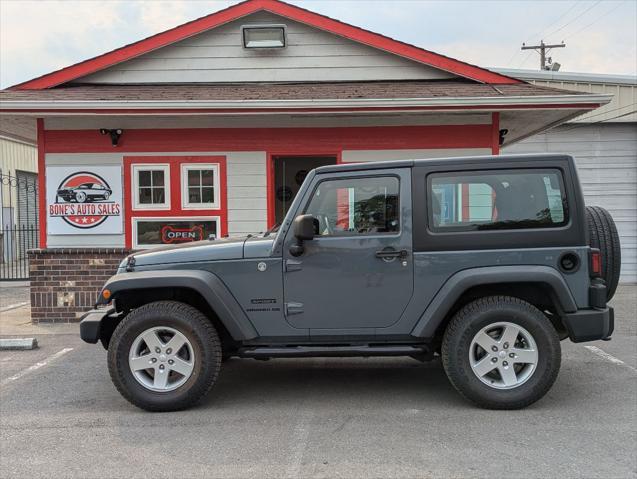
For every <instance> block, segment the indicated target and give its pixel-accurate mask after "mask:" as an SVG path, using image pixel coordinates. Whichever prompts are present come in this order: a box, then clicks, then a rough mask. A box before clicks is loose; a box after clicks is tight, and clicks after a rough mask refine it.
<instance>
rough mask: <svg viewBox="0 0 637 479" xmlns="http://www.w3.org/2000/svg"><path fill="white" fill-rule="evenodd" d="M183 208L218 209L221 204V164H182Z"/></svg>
mask: <svg viewBox="0 0 637 479" xmlns="http://www.w3.org/2000/svg"><path fill="white" fill-rule="evenodd" d="M181 185H182V191H181V203H182V208H199V209H205V208H208V209H216V208H219V207H220V204H219V190H220V187H219V165H218V164H200V163H184V164H182V165H181Z"/></svg>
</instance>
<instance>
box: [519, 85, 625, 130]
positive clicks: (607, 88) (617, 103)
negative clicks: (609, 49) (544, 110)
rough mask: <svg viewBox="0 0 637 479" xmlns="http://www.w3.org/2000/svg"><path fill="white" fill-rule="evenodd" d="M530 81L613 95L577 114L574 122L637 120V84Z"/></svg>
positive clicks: (566, 88) (554, 86) (553, 86)
mask: <svg viewBox="0 0 637 479" xmlns="http://www.w3.org/2000/svg"><path fill="white" fill-rule="evenodd" d="M531 83H535V84H536V85H540V86H547V87H552V88H562V89H564V90H573V91H579V92H585V93H599V94H603V95H613V99H612V100H611V101H610V103H608V104H606V105H604V106H602V107H600V108H597V109H595V110H593V111H591V112H590V113H587V114H585V115H582V116H578V117H577V118H576V119H575V120H573V122H574V123H578V122H579V123H586V122H599V121H607V120H611V119H612V120H613V121H617V122H635V121H637V112H636V110H637V85H613V84H612V83H601V84H600V83H592V82H574V81H539V80H533V81H531Z"/></svg>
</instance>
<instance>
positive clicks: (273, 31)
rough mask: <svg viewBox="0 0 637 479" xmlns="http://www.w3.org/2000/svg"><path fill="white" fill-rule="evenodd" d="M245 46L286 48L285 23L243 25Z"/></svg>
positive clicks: (242, 33) (242, 32)
mask: <svg viewBox="0 0 637 479" xmlns="http://www.w3.org/2000/svg"><path fill="white" fill-rule="evenodd" d="M241 38H242V40H243V48H285V45H286V42H285V25H243V26H242V27H241Z"/></svg>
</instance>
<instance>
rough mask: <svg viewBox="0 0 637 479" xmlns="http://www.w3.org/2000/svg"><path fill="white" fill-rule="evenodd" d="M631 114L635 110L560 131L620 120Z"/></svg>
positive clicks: (635, 111)
mask: <svg viewBox="0 0 637 479" xmlns="http://www.w3.org/2000/svg"><path fill="white" fill-rule="evenodd" d="M633 113H637V110H633V111H629V112H628V113H623V114H621V115H617V116H612V117H610V118H606V119H605V120H598V121H592V122H590V123H588V122H587V123H578V124H576V125H573V126H571V127H570V128H566V129H564V130H562V133H564V132H567V131H571V130H574V129H576V128H582V127H584V126H590V125H597V124H599V123H604V122H606V121H611V120H616V119H617V118H622V117H624V116H628V115H632V114H633Z"/></svg>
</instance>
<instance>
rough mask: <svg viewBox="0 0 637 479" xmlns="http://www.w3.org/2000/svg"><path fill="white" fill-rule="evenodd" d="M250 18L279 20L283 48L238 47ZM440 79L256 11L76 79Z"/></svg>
mask: <svg viewBox="0 0 637 479" xmlns="http://www.w3.org/2000/svg"><path fill="white" fill-rule="evenodd" d="M254 23H276V24H285V25H286V26H287V41H288V45H287V47H285V48H280V49H260V50H259V49H257V50H255V49H245V48H243V46H242V43H241V30H240V28H241V26H242V25H246V24H254ZM444 78H454V75H452V74H449V73H447V72H443V71H441V70H438V69H435V68H432V67H430V66H425V65H423V64H420V63H417V62H414V61H411V60H407V59H404V58H402V57H399V56H396V55H393V54H389V53H385V52H383V51H380V50H377V49H375V48H372V47H368V46H366V45H362V44H359V43H356V42H353V41H350V40H347V39H344V38H342V37H339V36H336V35H333V34H331V33H327V32H324V31H321V30H317V29H315V28H312V27H309V26H307V25H304V24H302V23H297V22H293V21H291V20H287V19H285V18H283V17H279V16H277V15H274V14H271V13H268V12H259V13H255V14H253V15H249V16H247V17H244V18H242V19H240V20H236V21H234V22H230V23H228V24H226V25H223V26H220V27H218V28H214V29H212V30H209V31H207V32H204V33H201V34H199V35H196V36H194V37H191V38H188V39H186V40H182V41H180V42H178V43H175V44H173V45H170V46H167V47H164V48H161V49H158V50H156V51H154V52H151V53H147V54H145V55H142V56H140V57H139V58H135V59H132V60H128V61H126V62H123V63H120V64H118V65H114V66H112V67H110V68H107V69H105V70H103V71H100V72H97V73H94V74H92V75H88V76H86V77H83V78H80V79H78V80H76V82H79V83H191V82H192V83H199V82H204V83H219V82H286V81H293V82H303V81H312V82H316V81H355V80H406V79H444Z"/></svg>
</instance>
